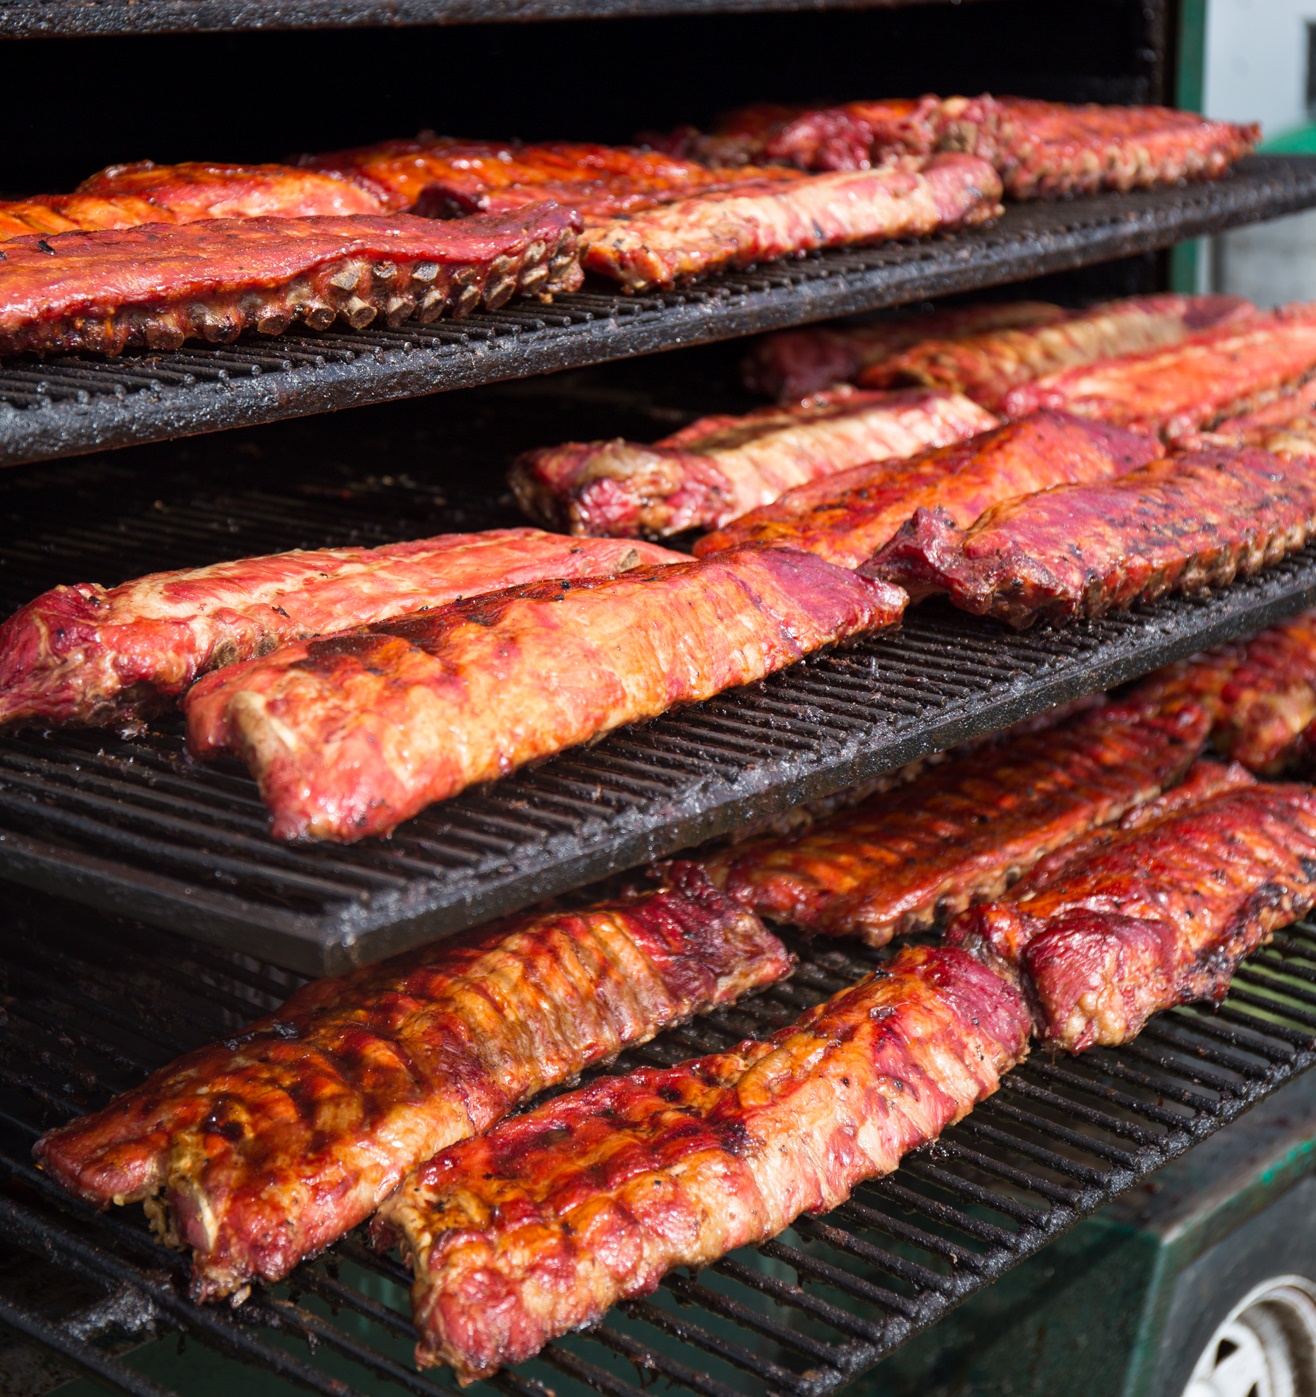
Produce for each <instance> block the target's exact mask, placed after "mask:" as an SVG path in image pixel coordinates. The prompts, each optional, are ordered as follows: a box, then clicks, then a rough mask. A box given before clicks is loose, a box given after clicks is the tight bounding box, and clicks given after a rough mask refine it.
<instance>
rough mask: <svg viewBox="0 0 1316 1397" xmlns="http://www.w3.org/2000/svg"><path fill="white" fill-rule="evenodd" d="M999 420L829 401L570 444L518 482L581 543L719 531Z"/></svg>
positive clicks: (848, 399)
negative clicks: (782, 499) (655, 434)
mask: <svg viewBox="0 0 1316 1397" xmlns="http://www.w3.org/2000/svg"><path fill="white" fill-rule="evenodd" d="M996 421H997V419H996V418H995V417H993V416H992V415H991V414H990V413H989V412H986V411H984V410H983V409H982V408H980V407H978V406H977V405H976V404H974V403H971V402H970V401H969V400H968V399H967V398H963V397H959V396H956V395H954V394H950V393H937V392H928V391H927V390H925V389H917V390H913V391H909V392H904V393H859V392H854V391H853V390H850V389H841V390H840V391H838V392H834V393H826V394H819V395H818V396H817V397H815V398H813V399H811V400H810V401H808V402H805V403H797V404H794V405H792V406H790V407H782V408H775V407H767V408H759V409H758V410H757V411H755V412H749V413H745V414H744V415H743V416H731V415H720V416H716V417H701V418H700V419H699V420H698V421H697V422H692V423H691V424H690V425H689V426H688V427H682V428H681V430H680V431H679V432H673V433H672V434H671V435H670V436H667V437H664V438H663V439H662V440H661V441H656V442H654V443H653V444H652V445H645V444H643V443H641V442H632V441H623V440H622V439H620V438H617V439H615V440H612V441H589V442H584V441H569V442H564V443H563V444H562V445H560V446H549V447H541V448H539V449H538V450H535V451H528V452H526V453H525V454H524V455H522V456H520V457H518V458H517V460H516V461H515V462H513V464H512V468H511V472H510V475H509V479H510V482H511V486H512V490H513V492H514V493H515V495H516V497H517V500H518V501H519V502H520V504H521V507H522V508H523V509H524V510H525V511H526V513H527V514H529V515H530V516H531V517H532V518H534V519H539V520H542V521H543V522H545V523H548V524H551V525H553V526H556V527H559V528H565V529H569V530H570V531H571V532H572V533H574V534H594V535H600V534H603V535H612V536H614V537H632V536H635V535H637V534H641V533H644V534H656V535H666V534H674V533H679V532H680V531H681V530H683V529H690V528H705V529H707V528H716V527H717V526H719V525H721V524H725V523H726V522H728V521H729V520H731V519H734V518H735V517H736V516H737V515H740V514H743V513H744V512H745V511H746V510H749V509H753V508H754V507H755V506H756V505H763V504H767V503H769V502H770V501H772V500H775V499H776V498H777V496H778V495H780V494H781V493H782V492H783V491H785V490H789V489H791V488H792V487H793V486H797V485H799V484H800V483H801V482H803V481H808V480H816V479H819V478H820V477H824V476H829V475H833V474H835V473H838V472H840V471H844V470H846V469H848V468H849V467H852V466H857V465H859V464H860V463H862V462H865V461H877V460H887V459H891V458H896V457H904V456H912V455H913V454H914V453H915V452H918V451H921V450H923V448H925V447H928V446H943V445H945V444H946V443H948V442H953V441H960V440H962V439H963V438H964V437H969V436H973V435H974V434H975V433H977V432H982V431H986V430H987V429H988V428H989V427H994V426H995V425H996Z"/></svg>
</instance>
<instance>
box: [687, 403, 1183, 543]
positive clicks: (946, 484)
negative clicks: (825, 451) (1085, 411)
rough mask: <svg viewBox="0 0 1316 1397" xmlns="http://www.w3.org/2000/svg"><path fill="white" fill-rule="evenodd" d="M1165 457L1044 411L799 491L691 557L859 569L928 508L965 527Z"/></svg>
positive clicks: (1148, 443)
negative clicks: (1042, 493)
mask: <svg viewBox="0 0 1316 1397" xmlns="http://www.w3.org/2000/svg"><path fill="white" fill-rule="evenodd" d="M1160 454H1161V448H1160V447H1159V445H1158V444H1157V442H1156V441H1155V439H1154V438H1152V437H1147V436H1143V435H1140V434H1138V433H1134V432H1126V431H1123V430H1121V429H1120V428H1119V427H1107V426H1105V425H1104V424H1103V423H1097V422H1089V421H1083V420H1082V419H1080V418H1077V417H1070V416H1068V415H1066V414H1064V413H1051V412H1038V413H1034V414H1032V415H1031V416H1029V417H1025V418H1022V419H1020V420H1019V421H1017V422H1011V423H1007V424H1006V425H1005V426H1003V427H998V428H996V429H995V430H993V431H989V432H983V433H982V434H981V435H980V436H976V437H973V438H971V439H970V440H968V441H964V442H960V443H958V444H956V445H952V446H944V447H940V448H936V449H933V450H928V451H923V452H920V453H919V454H918V455H917V456H913V457H910V458H909V459H908V460H906V461H880V460H879V461H873V462H871V463H870V464H868V465H863V466H855V467H853V468H852V469H850V470H847V471H843V472H841V473H840V474H839V475H834V476H829V477H826V478H824V479H822V480H818V481H814V482H813V483H811V484H808V485H800V486H797V487H796V488H795V489H793V490H788V491H787V492H786V493H785V494H784V495H782V496H781V498H780V499H778V500H777V501H776V502H775V503H773V504H770V505H764V506H762V507H760V508H758V509H754V510H751V511H750V512H749V513H747V514H744V515H742V516H741V517H740V518H739V519H736V520H733V521H732V522H731V523H730V524H728V525H726V526H725V527H723V528H721V529H719V530H717V531H716V532H714V533H711V534H706V535H705V536H704V537H703V538H701V539H700V540H699V541H698V542H697V543H696V544H695V553H696V554H697V555H698V556H700V557H710V556H712V555H713V554H715V553H717V552H720V551H721V550H722V549H725V548H735V547H738V546H739V545H741V544H745V543H762V544H770V545H774V546H777V547H783V548H802V549H805V550H807V551H808V552H810V553H816V554H818V555H819V556H820V557H823V558H826V559H827V560H828V561H829V562H833V563H839V564H840V565H841V566H843V567H858V566H859V564H860V563H862V562H864V561H865V560H866V559H867V558H868V557H869V556H870V555H871V554H872V553H874V552H875V551H876V550H877V549H879V548H881V547H882V545H883V544H885V543H886V542H887V541H888V540H889V539H891V538H892V537H893V536H894V535H895V533H896V531H897V530H898V529H899V528H900V527H901V525H902V524H904V522H905V521H906V520H907V519H908V518H909V517H910V516H911V515H912V514H914V513H915V512H916V511H917V510H920V509H923V508H924V507H932V506H934V505H935V506H936V507H937V508H938V510H940V511H942V512H944V513H945V515H946V516H947V517H948V518H950V519H953V520H955V522H956V523H957V524H958V525H960V526H962V527H965V528H967V527H968V526H969V525H970V524H972V523H973V522H974V520H975V519H977V518H978V517H979V516H980V515H981V514H982V513H983V511H984V510H986V509H988V508H990V507H991V506H992V505H994V504H997V503H999V502H1001V501H1002V500H1008V499H1012V498H1013V497H1015V496H1017V495H1027V494H1031V493H1032V492H1033V491H1036V490H1044V489H1046V488H1047V487H1048V486H1052V485H1059V484H1062V483H1065V482H1077V481H1098V480H1108V479H1111V478H1112V477H1115V476H1119V475H1124V474H1126V473H1127V472H1129V471H1131V470H1136V469H1137V468H1139V467H1141V466H1145V465H1146V464H1147V463H1148V462H1150V461H1153V460H1155V459H1156V457H1158V456H1159V455H1160Z"/></svg>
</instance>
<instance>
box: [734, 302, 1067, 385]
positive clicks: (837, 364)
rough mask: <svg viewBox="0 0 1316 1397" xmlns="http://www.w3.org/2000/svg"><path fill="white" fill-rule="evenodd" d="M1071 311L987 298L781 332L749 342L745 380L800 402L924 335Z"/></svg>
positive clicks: (1037, 321) (1007, 326) (1035, 321)
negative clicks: (969, 303)
mask: <svg viewBox="0 0 1316 1397" xmlns="http://www.w3.org/2000/svg"><path fill="white" fill-rule="evenodd" d="M1070 314H1071V312H1069V311H1066V310H1063V309H1062V308H1061V307H1060V306H1053V305H1050V304H1049V303H1048V302H1046V301H1002V302H1000V303H996V302H991V301H988V302H986V303H985V304H983V305H980V306H957V307H954V308H953V309H950V310H938V311H932V312H930V313H924V314H920V313H918V312H913V313H909V312H907V313H905V314H903V315H882V316H878V317H873V318H867V319H860V320H843V321H837V322H835V323H833V324H830V325H806V326H804V327H803V328H801V329H798V330H777V331H775V332H774V333H773V334H770V335H762V336H760V337H759V338H758V339H756V340H755V341H754V342H753V343H752V344H751V345H750V347H749V351H748V352H747V353H746V355H745V358H744V361H743V363H742V364H741V370H740V377H741V382H742V383H744V385H745V387H746V388H748V389H749V391H750V392H751V393H762V394H763V396H764V397H766V398H775V399H777V401H778V402H782V403H790V402H797V401H798V400H799V399H801V398H807V397H809V395H810V394H812V393H818V392H821V391H822V390H823V389H826V388H832V387H834V386H835V385H836V384H838V383H853V382H854V381H855V379H856V378H857V377H858V375H859V373H860V371H861V370H862V369H866V368H868V367H870V366H871V365H874V364H880V363H883V362H884V361H885V360H887V359H889V358H891V357H892V356H893V355H895V354H899V353H900V352H901V351H902V350H905V349H909V348H911V347H912V346H913V345H916V344H919V343H920V342H921V341H923V340H927V339H938V340H947V339H963V338H964V337H965V336H968V335H978V334H981V333H983V332H984V331H986V330H1015V329H1024V328H1028V327H1030V326H1034V325H1050V324H1054V323H1055V322H1056V321H1058V320H1064V319H1067V318H1068V316H1069V315H1070Z"/></svg>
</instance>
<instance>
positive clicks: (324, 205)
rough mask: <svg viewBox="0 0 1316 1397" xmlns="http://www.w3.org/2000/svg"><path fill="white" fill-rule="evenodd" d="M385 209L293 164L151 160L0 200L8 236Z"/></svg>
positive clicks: (1, 229)
mask: <svg viewBox="0 0 1316 1397" xmlns="http://www.w3.org/2000/svg"><path fill="white" fill-rule="evenodd" d="M385 208H386V205H385V204H384V203H383V202H382V201H381V200H379V199H377V198H376V197H375V196H374V195H373V194H371V193H370V192H369V191H368V190H366V189H362V188H360V187H359V186H357V185H355V184H351V183H349V182H348V181H346V180H341V179H336V178H334V177H333V176H332V175H322V174H318V173H317V172H315V171H313V170H297V169H294V168H292V167H291V166H289V165H212V164H203V163H200V162H196V161H192V162H188V163H185V164H182V165H156V164H153V163H152V162H151V161H149V160H143V161H139V162H138V163H137V164H135V165H111V166H110V167H109V169H107V170H102V171H101V172H100V173H99V174H96V175H92V177H91V178H90V179H86V180H83V182H82V183H81V184H80V185H78V187H77V189H76V190H75V191H74V192H73V193H72V194H46V195H41V196H39V197H37V198H32V199H17V200H9V201H6V202H0V239H4V238H17V237H23V236H25V235H26V234H30V233H70V232H75V231H78V230H82V231H84V232H85V231H90V230H93V229H111V228H135V227H137V226H138V225H139V224H142V223H195V222H196V221H198V220H199V219H204V218H306V217H311V216H314V215H337V216H344V215H352V214H363V213H381V212H383V211H384V209H385Z"/></svg>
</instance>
